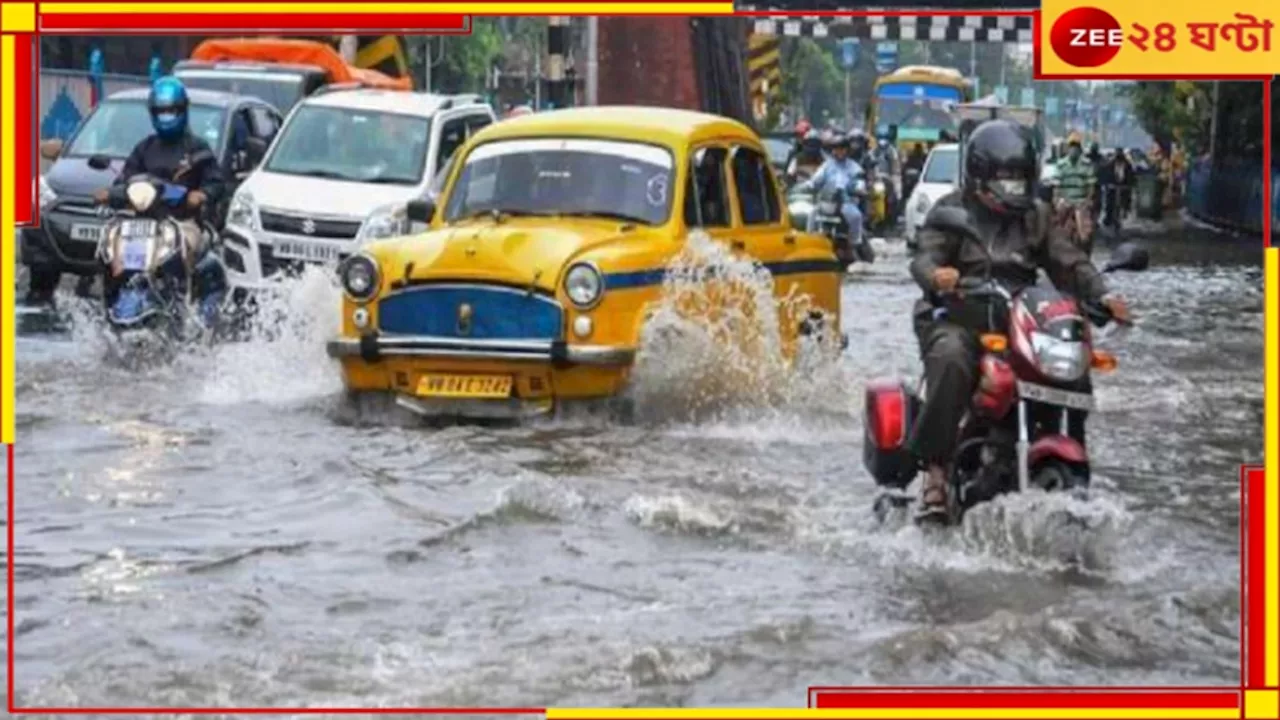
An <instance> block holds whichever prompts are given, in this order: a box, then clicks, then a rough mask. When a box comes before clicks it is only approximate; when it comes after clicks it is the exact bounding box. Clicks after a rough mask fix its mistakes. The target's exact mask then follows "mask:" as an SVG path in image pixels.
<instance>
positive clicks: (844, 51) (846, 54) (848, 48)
mask: <svg viewBox="0 0 1280 720" xmlns="http://www.w3.org/2000/svg"><path fill="white" fill-rule="evenodd" d="M859 46H860V43H859V42H858V39H857V38H845V39H843V40H841V41H840V52H841V56H840V59H841V64H842V65H844V69H845V70H852V69H854V68H855V67H857V66H858V50H859V49H860V47H859Z"/></svg>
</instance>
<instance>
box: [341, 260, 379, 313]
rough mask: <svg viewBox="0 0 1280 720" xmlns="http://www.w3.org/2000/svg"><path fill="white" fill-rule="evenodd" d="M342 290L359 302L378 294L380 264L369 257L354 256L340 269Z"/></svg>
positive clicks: (345, 261) (344, 262)
mask: <svg viewBox="0 0 1280 720" xmlns="http://www.w3.org/2000/svg"><path fill="white" fill-rule="evenodd" d="M338 277H339V279H340V280H341V281H342V289H343V290H344V291H345V292H346V293H347V295H348V296H350V297H351V299H352V300H355V301H357V302H365V301H367V300H370V299H371V298H373V296H374V295H377V294H378V282H379V278H378V263H377V262H376V261H375V260H374V259H373V258H371V257H369V256H368V255H364V254H359V255H352V256H351V257H349V258H347V259H346V260H344V261H343V263H342V265H341V266H340V267H339V268H338Z"/></svg>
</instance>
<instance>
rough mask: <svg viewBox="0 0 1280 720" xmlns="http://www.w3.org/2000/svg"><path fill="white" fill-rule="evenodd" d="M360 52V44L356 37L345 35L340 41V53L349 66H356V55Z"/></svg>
mask: <svg viewBox="0 0 1280 720" xmlns="http://www.w3.org/2000/svg"><path fill="white" fill-rule="evenodd" d="M359 50H360V43H359V42H357V41H356V36H355V35H343V36H342V37H341V39H339V40H338V53H339V54H341V55H342V59H343V60H344V61H345V62H346V63H347V64H348V65H355V64H356V54H357V53H358V52H359Z"/></svg>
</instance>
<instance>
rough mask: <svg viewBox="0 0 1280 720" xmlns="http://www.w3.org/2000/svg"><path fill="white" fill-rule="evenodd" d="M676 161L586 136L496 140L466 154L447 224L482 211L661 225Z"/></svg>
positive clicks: (663, 153)
mask: <svg viewBox="0 0 1280 720" xmlns="http://www.w3.org/2000/svg"><path fill="white" fill-rule="evenodd" d="M674 168H675V161H674V160H673V158H672V155H671V153H670V151H668V150H665V149H663V148H660V147H657V146H654V145H648V144H645V143H638V142H627V141H620V140H592V139H585V138H539V139H521V140H500V141H495V142H490V143H485V144H483V145H480V146H478V147H477V148H475V149H474V150H473V151H472V152H471V153H470V155H468V156H467V159H466V163H465V164H464V165H463V167H462V171H461V172H460V173H459V175H458V179H457V181H456V182H455V183H454V184H453V187H452V189H451V191H450V194H449V199H448V201H447V203H446V205H445V208H446V210H445V219H446V220H447V221H450V222H452V221H455V220H460V219H464V218H468V217H472V216H475V215H479V214H482V213H489V212H498V213H503V214H510V215H551V216H555V215H574V216H587V217H593V216H594V217H602V218H611V219H622V220H626V221H629V222H636V223H642V224H645V225H660V224H662V223H665V222H666V221H667V219H668V217H669V216H670V214H671V205H672V203H671V187H672V185H673V177H674Z"/></svg>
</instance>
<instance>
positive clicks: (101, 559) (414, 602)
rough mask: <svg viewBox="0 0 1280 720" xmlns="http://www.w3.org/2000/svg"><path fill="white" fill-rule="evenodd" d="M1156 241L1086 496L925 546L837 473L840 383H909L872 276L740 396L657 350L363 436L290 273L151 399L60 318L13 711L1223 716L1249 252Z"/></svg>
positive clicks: (33, 488) (892, 300) (1004, 513)
mask: <svg viewBox="0 0 1280 720" xmlns="http://www.w3.org/2000/svg"><path fill="white" fill-rule="evenodd" d="M1150 240H1151V243H1152V245H1151V246H1152V248H1153V251H1154V252H1153V255H1154V260H1153V262H1154V264H1153V267H1152V269H1151V270H1150V271H1149V272H1147V273H1144V274H1134V275H1129V276H1117V277H1116V278H1114V283H1115V285H1116V286H1117V287H1118V288H1119V289H1120V290H1122V291H1123V292H1124V293H1125V294H1126V295H1127V296H1128V297H1129V298H1130V300H1131V304H1132V306H1133V308H1134V311H1135V313H1136V314H1137V316H1138V318H1139V320H1138V324H1137V326H1136V327H1135V328H1133V329H1131V330H1130V331H1129V332H1128V333H1127V334H1123V335H1119V334H1118V335H1114V336H1109V337H1107V338H1105V339H1104V340H1103V344H1104V345H1105V346H1107V347H1108V348H1109V349H1111V350H1113V351H1114V352H1116V354H1117V355H1118V357H1119V359H1120V363H1121V364H1120V368H1119V370H1118V371H1117V372H1115V373H1114V374H1112V375H1109V376H1102V377H1100V378H1099V379H1098V380H1097V381H1096V382H1097V385H1098V395H1099V403H1100V411H1099V412H1098V413H1097V414H1096V415H1095V416H1094V418H1093V419H1092V422H1091V426H1090V439H1091V447H1092V453H1093V455H1094V461H1095V463H1096V472H1095V478H1096V490H1095V493H1094V496H1093V498H1092V499H1091V500H1090V501H1089V502H1087V503H1080V502H1078V501H1077V502H1072V503H1068V502H1067V501H1065V500H1060V499H1056V498H1045V497H1043V496H1039V497H1036V496H1027V497H1022V498H1013V499H1009V500H1004V501H1000V502H997V503H995V504H993V505H992V506H990V507H987V508H983V509H981V510H978V511H975V512H974V513H973V514H972V515H971V516H970V517H969V518H968V519H967V521H966V525H965V527H964V528H963V529H960V530H957V531H954V532H949V533H943V534H940V535H937V536H934V535H924V534H921V533H920V532H919V531H918V530H917V529H915V528H914V527H911V526H910V524H909V523H902V524H899V523H894V522H890V523H889V524H887V525H884V526H881V525H878V524H877V523H876V522H875V520H874V518H873V517H872V514H871V512H870V505H871V502H872V500H873V498H874V495H875V493H874V487H873V485H872V483H871V480H870V479H869V477H868V476H867V474H866V472H865V471H864V470H863V468H862V466H861V458H860V453H861V438H862V428H861V420H860V414H861V393H862V386H863V383H864V382H865V381H866V380H867V379H869V378H871V377H873V376H875V375H880V374H885V373H888V374H901V375H904V376H909V375H912V374H914V373H915V372H917V368H918V364H917V362H916V349H915V341H914V337H913V336H912V335H911V333H910V327H909V323H908V321H907V317H908V312H909V309H910V305H911V302H912V301H913V299H914V298H915V297H916V294H917V290H916V289H915V288H914V286H912V285H911V284H910V281H909V280H908V279H907V276H906V272H905V266H906V258H905V256H904V255H903V252H902V250H901V246H900V244H891V245H890V246H888V247H886V248H883V249H882V252H881V256H882V257H881V258H880V259H879V260H878V262H877V263H876V264H875V265H874V266H873V267H870V268H869V269H865V270H860V271H859V272H857V273H855V274H854V275H853V277H851V278H850V280H849V281H848V283H847V285H846V287H845V291H844V309H845V315H844V329H845V331H847V332H848V333H849V335H850V336H851V339H852V342H851V344H850V347H849V349H848V350H847V351H846V352H845V353H844V355H843V357H842V358H841V359H840V361H839V363H838V364H835V365H831V364H829V363H827V364H823V363H822V362H821V361H820V360H819V361H814V362H813V363H812V364H811V365H810V366H808V367H807V369H806V370H805V372H804V373H802V374H801V376H800V377H791V378H788V379H783V380H779V379H778V377H777V375H776V373H777V372H779V371H778V369H777V368H776V367H770V368H766V369H765V370H763V371H760V373H761V374H759V375H758V376H757V380H758V379H759V378H761V377H764V378H767V379H769V380H768V384H769V385H770V386H771V387H772V388H773V389H774V390H775V392H771V393H764V392H762V391H761V383H760V382H752V381H749V380H748V381H743V382H731V383H724V382H717V380H722V379H723V377H724V376H725V375H726V371H725V367H726V366H730V367H731V368H736V366H735V365H734V364H735V363H738V362H739V361H740V360H741V358H739V357H736V356H735V352H737V350H736V349H735V348H734V347H731V346H730V347H726V346H724V345H723V344H718V343H714V342H708V341H706V340H705V338H701V339H700V336H699V331H698V329H696V328H695V329H694V330H690V331H688V332H684V333H675V334H664V335H662V338H665V339H652V342H653V343H654V347H651V348H648V347H647V348H646V353H645V358H644V360H643V361H642V362H643V367H642V371H641V372H639V376H640V382H641V386H640V388H639V389H640V390H641V394H640V397H641V401H640V405H641V407H640V409H641V413H640V418H639V420H638V421H637V422H634V423H629V424H623V423H620V422H617V421H615V420H611V419H609V418H608V417H607V416H603V415H593V414H576V415H572V416H569V417H564V418H561V419H558V420H553V421H547V422H539V423H533V424H529V425H526V426H522V427H514V428H513V427H505V428H504V427H476V426H452V427H443V428H424V427H414V426H410V425H406V424H404V423H401V422H399V421H398V420H397V419H396V418H394V417H391V416H385V417H380V416H377V415H376V414H368V413H356V412H355V411H354V410H353V409H352V408H351V407H350V406H348V405H347V404H346V403H345V402H344V401H343V400H342V399H341V398H340V389H341V385H340V381H339V378H338V375H337V373H336V372H335V368H334V367H333V366H332V365H331V364H330V362H329V361H328V360H327V359H326V358H325V357H324V353H323V349H322V341H323V339H324V337H325V336H326V335H327V334H328V333H329V332H330V330H331V328H332V326H333V324H334V322H335V317H336V313H335V307H336V305H337V302H338V295H337V293H336V292H335V290H334V289H333V288H332V287H331V286H330V284H329V282H328V280H327V279H326V278H324V277H323V276H322V275H320V274H318V273H317V274H315V275H310V276H307V277H305V278H303V279H302V280H300V281H299V282H298V283H297V284H296V285H293V286H291V288H290V289H289V291H288V292H287V293H286V294H285V295H284V296H283V297H282V298H281V299H280V301H279V302H280V303H281V304H280V305H279V308H280V309H283V310H285V311H286V312H287V313H288V314H289V315H290V317H291V318H292V319H293V320H292V322H290V323H289V324H288V326H287V327H284V328H276V332H273V333H271V334H270V335H269V336H268V335H264V336H263V338H262V339H258V340H254V341H251V342H247V343H241V344H236V345H229V346H223V347H220V348H217V349H216V350H213V351H204V352H195V351H193V352H191V353H189V354H187V355H184V356H183V357H181V358H179V359H178V360H177V361H176V362H175V363H173V364H171V365H168V366H165V367H161V368H155V369H150V370H133V371H130V370H125V369H122V368H120V367H116V366H113V365H111V364H109V363H107V362H106V361H105V360H104V357H105V356H104V347H103V345H102V343H101V341H100V340H99V339H98V338H97V335H96V333H95V331H94V330H93V329H92V328H90V327H88V326H87V325H88V324H87V323H84V322H82V323H80V324H78V325H77V327H76V328H75V329H74V330H73V331H72V332H71V333H70V334H68V335H65V336H53V337H51V336H28V337H23V338H20V340H19V346H18V352H19V357H18V359H17V361H18V370H17V372H18V377H17V400H18V446H17V457H16V468H17V475H16V478H17V479H16V497H17V499H16V515H17V518H18V522H17V526H16V535H17V551H16V557H15V560H16V575H17V590H16V606H17V618H16V625H17V637H16V653H17V662H16V669H17V697H16V698H15V699H16V701H17V703H18V704H20V705H90V706H93V705H97V706H101V705H135V706H139V705H147V706H157V705H169V706H194V705H203V706H208V705H226V706H230V705H233V704H234V705H238V706H252V705H276V706H289V705H294V706H297V705H304V704H305V705H311V706H316V705H327V706H338V705H346V706H360V705H370V706H373V705H377V706H384V707H387V706H424V705H436V706H442V705H450V706H460V705H481V704H483V705H488V706H494V705H520V706H543V705H559V706H566V705H567V706H573V705H647V706H671V705H704V704H721V705H757V706H800V705H804V704H805V702H806V688H807V687H808V686H811V685H836V684H891V683H892V684H915V683H930V684H956V683H959V684H1100V685H1106V684H1127V685H1163V684H1170V685H1172V684H1178V685H1185V684H1229V685H1235V684H1236V683H1237V682H1238V672H1239V670H1238V668H1239V644H1240V629H1239V628H1240V603H1239V570H1238V569H1239V551H1238V548H1239V542H1238V536H1239V521H1238V505H1239V498H1240V493H1239V484H1238V470H1239V466H1240V464H1241V463H1248V462H1257V461H1260V459H1261V456H1262V438H1261V431H1260V429H1261V426H1262V413H1263V405H1262V396H1263V380H1262V352H1263V350H1262V345H1263V340H1262V303H1263V299H1262V298H1263V296H1262V272H1261V257H1262V253H1261V251H1260V247H1259V243H1258V242H1257V241H1256V240H1251V241H1250V240H1238V239H1231V238H1227V237H1223V236H1218V235H1213V234H1211V233H1207V232H1203V231H1196V230H1191V229H1188V230H1185V231H1183V232H1181V233H1180V234H1178V235H1177V236H1170V235H1167V234H1166V235H1157V236H1153V237H1152V238H1151V239H1150ZM672 291H673V292H677V291H684V292H687V291H689V290H688V288H684V289H683V290H681V288H680V287H674V286H673V288H672ZM268 338H270V339H268ZM672 338H675V339H672ZM757 341H758V342H759V343H762V344H766V345H767V343H768V342H769V338H768V336H767V333H765V334H763V335H762V336H761V337H760V338H757ZM766 364H767V363H766ZM739 370H741V368H736V369H734V370H733V372H738V371H739ZM753 372H754V371H753ZM707 388H711V389H710V390H708V389H707ZM1063 510H1066V511H1069V512H1070V513H1072V514H1073V515H1075V516H1076V517H1083V518H1085V519H1086V520H1087V525H1088V529H1087V530H1085V531H1079V530H1078V529H1076V530H1074V531H1068V530H1067V529H1066V528H1065V527H1064V526H1061V525H1059V524H1056V522H1055V520H1054V519H1055V518H1058V517H1060V516H1061V515H1062V512H1061V511H1063Z"/></svg>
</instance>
